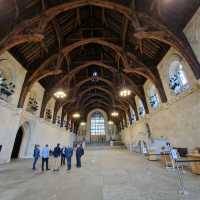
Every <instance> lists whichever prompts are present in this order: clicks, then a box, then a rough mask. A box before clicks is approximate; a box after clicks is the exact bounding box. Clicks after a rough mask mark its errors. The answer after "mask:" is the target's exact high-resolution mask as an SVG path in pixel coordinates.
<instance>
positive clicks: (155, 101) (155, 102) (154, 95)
mask: <svg viewBox="0 0 200 200" xmlns="http://www.w3.org/2000/svg"><path fill="white" fill-rule="evenodd" d="M148 97H149V103H150V105H151V107H152V108H154V109H156V108H158V107H159V105H160V100H159V96H158V92H157V90H156V88H155V86H154V85H152V86H151V87H150V88H149V90H148Z"/></svg>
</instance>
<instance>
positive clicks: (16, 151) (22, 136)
mask: <svg viewBox="0 0 200 200" xmlns="http://www.w3.org/2000/svg"><path fill="white" fill-rule="evenodd" d="M30 140H31V124H30V122H28V121H25V122H23V123H22V124H21V125H20V127H19V129H18V130H17V133H16V135H15V141H14V144H13V149H12V154H11V159H12V158H14V159H16V158H27V157H30V153H29V147H30Z"/></svg>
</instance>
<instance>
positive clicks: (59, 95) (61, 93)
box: [54, 90, 67, 99]
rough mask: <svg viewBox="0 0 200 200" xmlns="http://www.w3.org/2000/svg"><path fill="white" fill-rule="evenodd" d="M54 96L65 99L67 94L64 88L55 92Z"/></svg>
mask: <svg viewBox="0 0 200 200" xmlns="http://www.w3.org/2000/svg"><path fill="white" fill-rule="evenodd" d="M54 96H55V97H56V98H58V99H64V98H65V97H66V96H67V95H66V93H65V92H63V91H62V90H59V91H57V92H55V93H54Z"/></svg>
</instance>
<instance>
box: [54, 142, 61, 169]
mask: <svg viewBox="0 0 200 200" xmlns="http://www.w3.org/2000/svg"><path fill="white" fill-rule="evenodd" d="M60 154H61V149H60V144H57V146H56V147H55V148H54V150H53V157H54V169H53V171H59V165H60Z"/></svg>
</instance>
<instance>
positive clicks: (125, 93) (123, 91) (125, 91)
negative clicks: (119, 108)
mask: <svg viewBox="0 0 200 200" xmlns="http://www.w3.org/2000/svg"><path fill="white" fill-rule="evenodd" d="M119 95H120V97H128V96H130V95H131V90H129V89H128V88H122V89H121V90H120V92H119Z"/></svg>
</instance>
